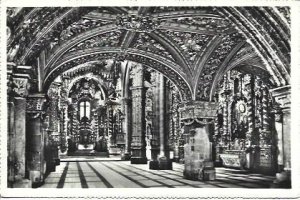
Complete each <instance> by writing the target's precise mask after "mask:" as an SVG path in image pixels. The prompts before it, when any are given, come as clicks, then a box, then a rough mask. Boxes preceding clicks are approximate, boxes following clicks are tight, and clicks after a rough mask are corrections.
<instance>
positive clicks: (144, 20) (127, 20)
mask: <svg viewBox="0 0 300 200" xmlns="http://www.w3.org/2000/svg"><path fill="white" fill-rule="evenodd" d="M116 25H117V26H118V27H119V29H124V30H128V31H134V32H151V31H153V30H155V29H156V28H157V27H158V25H159V22H158V20H157V19H155V18H152V17H150V16H137V15H122V16H118V17H117V19H116Z"/></svg>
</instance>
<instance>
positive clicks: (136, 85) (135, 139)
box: [130, 64, 147, 164]
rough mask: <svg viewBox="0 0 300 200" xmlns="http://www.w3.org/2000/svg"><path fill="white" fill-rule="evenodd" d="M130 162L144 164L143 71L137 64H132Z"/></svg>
mask: <svg viewBox="0 0 300 200" xmlns="http://www.w3.org/2000/svg"><path fill="white" fill-rule="evenodd" d="M132 73H133V74H134V76H133V83H132V87H131V88H130V90H131V97H132V137H131V138H132V140H131V153H132V154H131V164H146V163H147V157H146V140H145V135H146V132H145V131H146V130H145V129H146V127H145V122H146V121H145V90H144V72H143V67H142V66H141V65H139V64H137V65H135V66H133V69H132Z"/></svg>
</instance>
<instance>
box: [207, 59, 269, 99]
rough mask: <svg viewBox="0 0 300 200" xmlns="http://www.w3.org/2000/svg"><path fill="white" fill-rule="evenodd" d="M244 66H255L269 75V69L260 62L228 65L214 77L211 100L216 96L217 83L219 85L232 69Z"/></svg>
mask: <svg viewBox="0 0 300 200" xmlns="http://www.w3.org/2000/svg"><path fill="white" fill-rule="evenodd" d="M242 67H243V68H244V67H245V68H249V67H253V68H255V69H257V70H260V71H262V72H265V73H266V74H268V75H269V73H268V71H267V70H266V69H265V68H264V67H262V66H261V65H258V64H236V65H231V66H229V67H227V68H226V69H225V70H223V71H222V72H221V73H220V74H219V76H218V77H216V78H215V79H214V85H212V87H211V90H210V95H209V101H212V100H213V96H214V94H215V92H216V89H217V85H218V82H219V81H220V79H221V77H223V76H224V75H225V74H226V73H227V72H228V71H230V70H233V69H235V68H239V69H241V68H242ZM251 72H252V73H254V72H253V70H252V69H250V70H249V73H251ZM258 76H259V75H258Z"/></svg>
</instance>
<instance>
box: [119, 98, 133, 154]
mask: <svg viewBox="0 0 300 200" xmlns="http://www.w3.org/2000/svg"><path fill="white" fill-rule="evenodd" d="M123 109H124V112H123V113H124V114H125V116H124V120H123V126H122V128H123V133H124V134H125V150H124V155H122V158H121V159H122V160H129V159H130V149H131V131H129V130H130V120H131V106H130V102H129V99H128V98H123Z"/></svg>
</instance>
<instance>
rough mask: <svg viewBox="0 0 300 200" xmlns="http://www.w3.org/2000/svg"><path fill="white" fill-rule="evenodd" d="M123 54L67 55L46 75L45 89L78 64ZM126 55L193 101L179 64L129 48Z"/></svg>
mask: <svg viewBox="0 0 300 200" xmlns="http://www.w3.org/2000/svg"><path fill="white" fill-rule="evenodd" d="M122 52H123V51H122V50H121V49H120V48H92V49H86V50H83V51H78V52H71V53H69V54H66V56H65V57H64V58H63V59H61V60H60V61H59V62H57V66H55V67H53V68H52V69H49V70H48V73H47V74H45V77H46V78H45V80H44V89H45V90H47V88H48V87H49V85H50V83H51V82H52V81H53V80H54V79H55V78H56V77H57V76H58V74H60V73H62V72H64V71H66V70H68V69H71V68H73V67H75V66H78V64H83V63H86V62H90V61H96V60H104V59H113V58H115V57H116V56H117V55H119V54H120V53H122ZM125 55H126V56H125V57H126V58H125V59H126V60H130V61H134V62H137V63H141V64H143V65H145V66H148V67H150V68H153V69H155V70H157V71H159V72H160V73H162V74H163V75H165V76H166V77H168V78H169V79H170V80H171V81H173V82H174V84H175V85H176V86H177V87H178V89H179V91H180V92H181V95H182V99H183V100H191V99H192V86H191V82H190V81H191V78H190V76H189V75H187V74H186V73H185V71H184V69H182V68H181V66H179V65H178V64H176V63H174V62H173V61H170V60H167V59H165V58H164V57H162V56H160V55H157V54H154V53H150V52H145V51H142V50H137V49H130V48H129V49H128V50H127V51H126V52H125Z"/></svg>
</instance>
